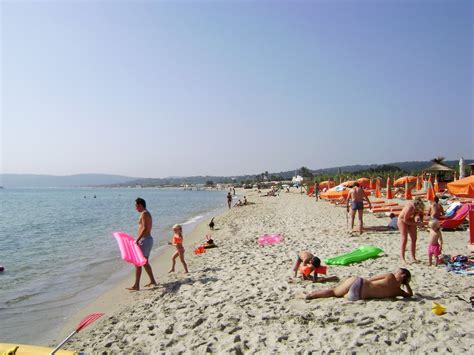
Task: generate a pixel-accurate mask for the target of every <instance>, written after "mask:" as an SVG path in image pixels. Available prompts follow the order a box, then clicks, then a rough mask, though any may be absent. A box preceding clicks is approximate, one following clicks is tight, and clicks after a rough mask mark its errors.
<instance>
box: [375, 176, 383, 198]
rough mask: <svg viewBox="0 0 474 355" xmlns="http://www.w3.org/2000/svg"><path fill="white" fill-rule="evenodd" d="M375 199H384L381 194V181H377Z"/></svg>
mask: <svg viewBox="0 0 474 355" xmlns="http://www.w3.org/2000/svg"><path fill="white" fill-rule="evenodd" d="M375 197H377V198H380V197H382V193H381V192H380V180H379V179H377V180H376V181H375Z"/></svg>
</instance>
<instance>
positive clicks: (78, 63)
mask: <svg viewBox="0 0 474 355" xmlns="http://www.w3.org/2000/svg"><path fill="white" fill-rule="evenodd" d="M473 13H474V10H473V2H472V1H460V0H449V1H448V0H445V1H440V0H433V1H429V0H423V1H417V0H412V1H404V0H397V1H395V0H393V1H392V0H386V1H375V0H374V1H363V0H362V1H355V0H353V1H337V0H336V1H112V0H108V1H107V0H104V1H89V0H83V1H65V0H64V1H21V2H16V1H15V2H14V1H8V0H7V1H1V2H0V16H1V17H0V20H1V22H0V31H1V32H0V39H1V52H0V60H1V63H0V64H1V70H0V75H1V92H0V99H1V102H0V104H1V121H0V131H1V143H0V149H1V154H0V167H1V172H2V173H35V174H53V175H69V174H77V173H108V174H121V175H128V176H140V177H165V176H189V175H225V176H232V175H240V174H254V173H255V174H256V173H261V172H263V171H269V172H279V171H286V170H293V169H297V168H299V167H301V166H306V167H308V168H310V169H319V168H326V167H335V166H341V165H351V164H381V163H389V162H397V161H411V160H429V159H432V158H434V157H435V156H438V155H442V156H445V157H447V158H449V159H459V158H460V157H461V156H463V157H464V158H473V157H474V138H473V137H474V116H473V67H474V63H473V44H474V40H473V39H474V36H473V23H474V18H473V17H474V15H473Z"/></svg>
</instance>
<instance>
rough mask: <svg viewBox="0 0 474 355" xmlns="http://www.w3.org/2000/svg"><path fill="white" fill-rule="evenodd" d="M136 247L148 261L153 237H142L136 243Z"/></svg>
mask: <svg viewBox="0 0 474 355" xmlns="http://www.w3.org/2000/svg"><path fill="white" fill-rule="evenodd" d="M138 245H139V246H140V249H141V250H142V253H143V256H144V257H145V258H147V259H148V258H149V257H150V253H151V248H152V247H153V237H152V236H151V235H150V236H148V237H143V238H142V239H140V241H139V242H138Z"/></svg>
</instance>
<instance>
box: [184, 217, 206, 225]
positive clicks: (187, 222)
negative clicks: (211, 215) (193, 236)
mask: <svg viewBox="0 0 474 355" xmlns="http://www.w3.org/2000/svg"><path fill="white" fill-rule="evenodd" d="M203 217H204V216H201V215H199V216H194V217H191V218H190V219H188V220H187V221H186V222H184V223H183V226H186V225H188V224H193V223H196V222H197V221H199V220H200V219H201V218H203Z"/></svg>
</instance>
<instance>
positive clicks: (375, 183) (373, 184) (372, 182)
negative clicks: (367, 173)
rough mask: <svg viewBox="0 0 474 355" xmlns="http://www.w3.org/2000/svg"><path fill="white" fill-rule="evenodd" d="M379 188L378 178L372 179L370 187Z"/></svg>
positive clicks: (372, 188)
mask: <svg viewBox="0 0 474 355" xmlns="http://www.w3.org/2000/svg"><path fill="white" fill-rule="evenodd" d="M376 188H377V180H376V179H370V189H371V190H375V189H376Z"/></svg>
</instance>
